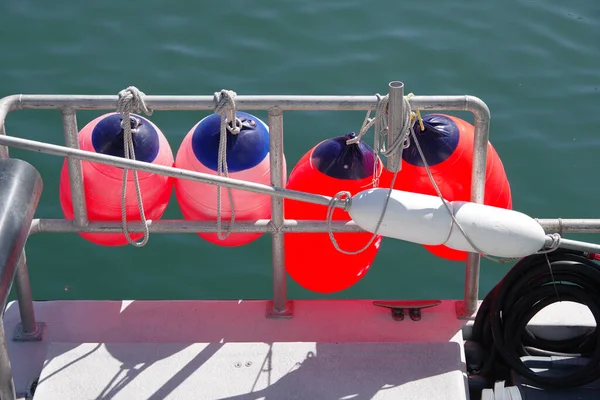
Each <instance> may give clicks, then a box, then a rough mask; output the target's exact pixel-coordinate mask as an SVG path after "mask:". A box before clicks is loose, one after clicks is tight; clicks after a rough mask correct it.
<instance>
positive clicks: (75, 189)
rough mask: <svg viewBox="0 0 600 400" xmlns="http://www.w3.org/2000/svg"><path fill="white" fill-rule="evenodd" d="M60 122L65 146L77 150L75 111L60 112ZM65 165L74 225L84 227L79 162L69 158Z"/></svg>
mask: <svg viewBox="0 0 600 400" xmlns="http://www.w3.org/2000/svg"><path fill="white" fill-rule="evenodd" d="M62 122H63V132H64V136H65V144H66V145H67V146H69V147H71V148H74V149H79V132H78V130H77V116H76V114H75V110H73V109H72V108H66V109H64V110H62ZM67 164H68V167H69V183H70V184H71V194H72V198H73V214H74V220H75V224H76V225H77V226H78V227H82V226H86V225H87V223H88V218H87V207H86V203H85V192H84V187H83V185H84V183H83V170H82V166H81V160H77V159H75V158H70V157H69V159H68V160H67Z"/></svg>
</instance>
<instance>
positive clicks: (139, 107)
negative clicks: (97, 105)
mask: <svg viewBox="0 0 600 400" xmlns="http://www.w3.org/2000/svg"><path fill="white" fill-rule="evenodd" d="M145 96H146V94H145V93H144V92H142V91H141V90H140V89H138V88H136V87H135V86H129V87H128V88H127V89H123V90H121V91H120V92H119V99H118V100H117V112H120V113H123V114H129V113H131V112H132V111H136V112H138V113H139V112H142V111H143V112H144V114H146V115H152V110H151V109H150V108H149V107H148V106H146V102H145V101H144V97H145Z"/></svg>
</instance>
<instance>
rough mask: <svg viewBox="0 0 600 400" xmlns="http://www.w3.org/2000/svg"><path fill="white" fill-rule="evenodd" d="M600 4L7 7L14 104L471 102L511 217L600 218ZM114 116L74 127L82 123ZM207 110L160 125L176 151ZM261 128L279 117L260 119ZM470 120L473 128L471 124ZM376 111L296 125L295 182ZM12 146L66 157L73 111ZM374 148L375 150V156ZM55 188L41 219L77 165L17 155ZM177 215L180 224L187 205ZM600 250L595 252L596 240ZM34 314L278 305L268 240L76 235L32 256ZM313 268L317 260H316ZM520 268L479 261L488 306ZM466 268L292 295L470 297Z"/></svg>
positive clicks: (394, 259)
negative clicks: (64, 308)
mask: <svg viewBox="0 0 600 400" xmlns="http://www.w3.org/2000/svg"><path fill="white" fill-rule="evenodd" d="M599 44H600V2H598V1H593V0H585V1H584V0H572V1H568V2H566V1H560V0H507V1H495V2H493V1H475V0H463V1H454V2H451V1H444V0H427V1H420V2H416V1H415V2H407V1H381V0H375V1H371V2H366V1H358V0H329V1H322V0H306V1H289V0H277V1H275V0H262V1H258V0H243V1H242V0H222V1H219V2H208V1H202V2H191V1H186V2H184V1H179V2H167V1H158V0H146V1H143V2H142V1H116V0H104V1H97V2H91V1H79V2H75V1H72V2H57V1H40V0H37V1H36V0H5V1H3V2H2V3H1V4H0V51H1V54H2V56H1V58H0V59H1V62H0V97H3V96H6V95H10V94H15V93H28V94H50V93H56V94H116V93H118V92H119V91H120V90H121V89H123V88H126V87H127V86H130V85H135V86H137V87H138V88H140V89H141V90H142V91H144V92H145V93H147V94H181V95H191V94H204V95H210V94H212V93H213V92H215V91H219V90H221V89H224V88H226V89H231V90H235V91H236V92H237V93H238V94H357V95H358V94H361V95H371V94H374V93H385V92H386V90H387V84H388V82H389V81H392V80H401V81H403V82H404V83H405V85H406V90H407V92H414V93H415V94H419V95H434V94H439V95H457V94H470V95H474V96H478V97H480V98H482V99H483V100H484V101H485V102H486V103H487V104H488V105H489V107H490V109H491V112H492V121H491V142H492V144H493V145H494V146H495V148H496V149H497V151H498V153H499V154H500V156H501V158H502V160H503V162H504V167H505V169H506V172H507V175H508V177H509V179H510V183H511V188H512V194H513V204H514V208H515V209H517V210H519V211H522V212H525V213H527V214H529V215H531V216H533V217H540V218H550V217H562V218H577V217H581V218H593V217H598V197H599V195H600V185H599V181H598V180H599V178H598V169H599V166H600V159H599V157H598V154H600V153H599V150H600V131H599V129H598V126H600V45H599ZM98 115H100V113H97V112H81V113H79V114H78V125H79V127H80V128H81V127H83V125H84V124H86V123H87V122H88V121H90V120H91V119H93V118H94V117H96V116H98ZM205 115H206V113H201V112H155V113H154V115H153V116H152V120H153V121H154V122H155V123H156V124H158V126H159V127H161V129H162V130H163V132H164V133H165V134H166V135H167V137H168V138H169V141H170V143H171V146H172V147H173V150H174V151H176V150H177V148H178V145H179V143H181V141H182V139H183V137H184V136H185V134H186V133H187V132H188V130H189V129H190V128H191V127H192V126H193V125H194V124H195V123H196V122H197V121H198V120H199V119H201V118H203V117H204V116H205ZM257 115H258V116H259V117H262V118H265V120H266V114H265V113H257ZM456 115H458V116H461V117H463V118H466V119H468V120H471V119H472V118H471V116H470V115H469V114H466V113H456ZM363 118H364V114H363V113H362V112H360V113H352V112H337V113H336V112H310V113H309V112H305V113H299V112H298V113H287V114H286V116H285V155H286V158H287V162H288V165H289V171H291V168H292V167H293V165H294V164H295V163H296V162H297V161H298V160H299V159H300V157H301V156H302V155H303V154H304V153H305V152H306V151H308V150H309V149H310V148H311V147H312V146H314V145H315V144H316V143H318V142H319V141H320V140H323V139H325V138H328V137H333V136H337V135H341V134H345V133H348V132H350V131H358V130H359V129H360V124H361V122H362V119H363ZM7 131H8V133H9V134H11V135H15V136H20V137H25V138H31V139H35V140H43V141H49V142H52V143H59V144H62V143H63V134H62V128H61V119H60V113H58V112H57V111H17V112H14V113H12V114H10V115H9V117H8V119H7ZM370 140H371V139H369V141H370ZM11 154H12V156H14V157H21V158H23V159H25V160H27V161H29V162H31V163H32V164H33V165H35V166H36V167H37V168H38V169H39V170H40V171H41V173H42V175H43V177H44V193H43V196H42V200H41V203H40V207H39V209H38V212H37V216H38V217H46V218H61V217H62V213H61V210H60V205H59V202H58V182H59V173H60V168H61V165H62V162H63V160H62V159H60V158H57V157H53V156H47V155H39V154H33V153H28V152H24V151H19V150H12V151H11ZM174 200H175V199H174V196H173V201H172V202H171V204H170V206H169V209H168V210H167V213H166V214H165V216H164V218H180V217H181V213H180V211H179V209H178V207H177V204H176V203H175V201H174ZM586 238H587V239H590V240H596V241H599V240H600V239H599V238H598V237H597V236H587V237H586ZM27 259H28V263H29V269H30V275H31V284H32V289H33V295H34V297H35V298H36V299H253V298H266V297H270V296H271V295H272V284H271V276H272V273H271V249H270V237H269V236H268V235H265V236H263V237H262V238H261V239H260V240H258V241H257V242H254V243H252V244H251V245H249V246H245V247H240V248H233V249H232V248H221V247H218V246H215V245H212V244H209V243H207V242H204V241H203V240H201V239H200V238H199V237H197V236H196V235H193V234H192V235H183V234H182V235H159V234H154V235H152V236H151V238H150V242H149V244H148V245H147V246H146V247H144V248H142V249H138V248H134V247H131V246H128V247H122V248H103V247H98V246H95V245H93V244H90V243H87V242H86V241H84V240H83V239H81V238H80V237H79V236H78V235H76V234H55V235H50V234H40V235H36V236H33V237H31V239H30V240H29V242H28V244H27ZM314 262H319V259H318V255H315V259H314ZM509 267H510V265H499V264H495V263H492V262H489V261H487V260H483V261H482V272H481V292H480V297H483V296H484V295H485V294H486V293H487V291H488V290H489V289H490V288H491V287H492V286H493V285H494V284H495V283H496V282H497V281H498V279H500V278H501V277H502V276H503V274H504V273H505V272H506V271H507V269H508V268H509ZM463 283H464V264H463V263H456V262H450V261H445V260H441V259H438V258H436V257H434V256H433V255H431V254H429V253H428V252H427V251H426V250H424V249H423V248H422V247H421V246H419V245H416V244H411V243H404V242H400V241H396V240H392V239H386V240H384V241H383V244H382V248H381V251H380V253H379V255H378V257H377V259H376V261H375V263H374V265H373V266H372V268H371V269H370V271H369V272H368V274H367V275H366V276H365V278H364V279H362V280H361V281H360V282H359V283H358V284H357V285H355V286H354V287H352V288H350V289H348V290H346V291H344V292H341V293H337V294H334V295H327V296H323V295H317V294H314V293H310V292H307V291H305V290H303V289H302V288H301V287H299V286H298V285H297V284H295V282H294V281H293V280H291V279H288V289H289V295H290V297H292V298H332V297H333V298H461V297H462V295H463Z"/></svg>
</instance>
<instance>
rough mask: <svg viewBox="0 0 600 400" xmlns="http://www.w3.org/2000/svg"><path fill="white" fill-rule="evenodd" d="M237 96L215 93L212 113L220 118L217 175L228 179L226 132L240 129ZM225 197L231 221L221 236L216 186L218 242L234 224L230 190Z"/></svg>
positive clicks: (218, 194) (227, 92) (233, 133)
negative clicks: (236, 103)
mask: <svg viewBox="0 0 600 400" xmlns="http://www.w3.org/2000/svg"><path fill="white" fill-rule="evenodd" d="M236 95H237V94H236V93H235V92H234V91H232V90H225V89H223V90H221V91H220V92H215V93H214V96H213V102H214V104H215V107H214V112H215V113H216V114H219V115H220V116H221V131H220V139H219V155H218V160H217V175H218V176H224V177H226V178H229V171H228V170H227V132H228V131H229V132H230V133H231V134H232V135H237V134H238V133H240V131H241V129H242V121H240V119H239V118H237V117H236V108H235V100H234V98H235V96H236ZM227 197H228V198H229V207H230V209H231V220H230V221H229V224H228V225H227V230H226V232H225V234H223V227H222V223H221V212H222V210H221V185H217V237H218V238H219V240H225V239H227V237H228V236H229V235H230V234H231V230H232V228H233V224H234V223H235V206H234V204H233V194H232V192H231V188H227Z"/></svg>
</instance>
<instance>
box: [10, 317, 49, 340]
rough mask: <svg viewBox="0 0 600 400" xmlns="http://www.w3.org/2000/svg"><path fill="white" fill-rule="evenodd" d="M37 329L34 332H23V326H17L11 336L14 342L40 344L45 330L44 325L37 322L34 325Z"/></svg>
mask: <svg viewBox="0 0 600 400" xmlns="http://www.w3.org/2000/svg"><path fill="white" fill-rule="evenodd" d="M35 325H36V327H37V329H36V330H35V332H31V333H30V332H25V331H23V324H18V325H17V329H15V334H14V335H13V340H14V341H15V342H40V341H41V340H42V339H43V338H44V331H45V330H46V324H45V323H44V322H38V323H36V324H35Z"/></svg>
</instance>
